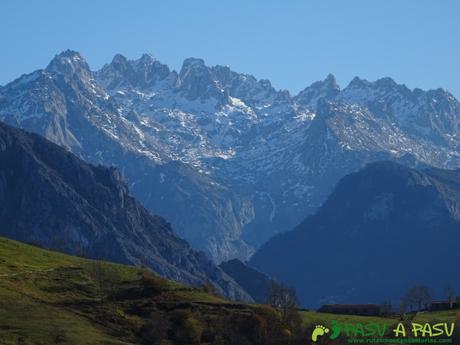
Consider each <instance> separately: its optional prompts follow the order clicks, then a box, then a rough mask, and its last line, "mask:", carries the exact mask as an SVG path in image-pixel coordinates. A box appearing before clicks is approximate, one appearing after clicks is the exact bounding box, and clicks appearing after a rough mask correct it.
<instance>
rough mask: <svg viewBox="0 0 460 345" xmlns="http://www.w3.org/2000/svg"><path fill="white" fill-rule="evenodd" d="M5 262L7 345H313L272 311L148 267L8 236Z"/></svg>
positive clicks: (0, 250)
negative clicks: (73, 253) (172, 278)
mask: <svg viewBox="0 0 460 345" xmlns="http://www.w3.org/2000/svg"><path fill="white" fill-rule="evenodd" d="M0 257H1V260H0V277H1V279H0V339H1V343H2V344H5V345H16V344H66V345H67V344H69V345H70V344H91V345H99V344H101V345H102V344H111V345H112V344H113V345H115V344H117V345H122V344H126V345H127V344H136V345H143V344H146V345H147V344H149V345H150V344H165V345H166V344H223V345H231V344H236V343H237V344H248V345H250V344H261V343H263V344H267V345H279V344H286V343H291V344H299V345H300V344H306V340H305V339H306V337H304V336H302V337H301V338H300V337H299V339H295V337H294V336H293V334H294V333H293V332H291V329H290V328H289V327H287V326H286V325H283V324H281V323H280V321H279V320H280V315H281V313H280V312H278V311H276V310H274V309H272V308H270V307H268V306H258V305H248V304H241V303H233V302H230V301H228V300H225V299H223V298H220V297H216V296H215V295H213V294H210V293H207V292H205V291H204V290H203V289H196V288H190V287H185V286H182V285H179V284H176V283H173V282H171V281H167V280H164V279H162V278H159V277H158V276H156V275H154V274H152V273H151V272H150V271H148V270H147V269H142V268H135V267H130V266H123V265H118V264H113V263H109V262H102V261H92V260H87V259H82V258H76V257H71V256H68V255H64V254H61V253H56V252H50V251H47V250H43V249H39V248H36V247H32V246H29V245H25V244H22V243H19V242H16V241H12V240H8V239H5V238H1V237H0ZM287 330H289V332H288V331H287ZM302 335H304V331H303V330H302Z"/></svg>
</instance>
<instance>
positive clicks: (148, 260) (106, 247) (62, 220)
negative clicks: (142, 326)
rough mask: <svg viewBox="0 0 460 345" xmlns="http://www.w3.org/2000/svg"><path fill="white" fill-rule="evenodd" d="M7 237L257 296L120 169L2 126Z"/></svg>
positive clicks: (0, 206)
mask: <svg viewBox="0 0 460 345" xmlns="http://www.w3.org/2000/svg"><path fill="white" fill-rule="evenodd" d="M0 235H2V236H7V237H10V238H13V239H16V240H20V241H23V242H33V243H37V244H40V245H42V246H45V247H48V248H54V249H59V250H63V251H65V252H67V253H70V254H77V255H80V254H84V255H85V256H88V257H91V258H98V259H104V260H110V261H116V262H120V263H128V264H133V265H146V266H148V267H150V268H151V269H152V270H154V271H155V272H157V273H158V274H159V275H161V276H163V277H166V278H169V279H173V280H175V281H178V282H181V283H186V284H191V285H200V284H205V283H208V282H211V283H212V284H213V285H215V287H216V288H217V289H218V291H220V292H221V293H222V294H225V295H226V296H228V297H231V298H234V299H241V300H251V298H250V297H249V295H248V294H247V293H246V292H245V291H244V290H243V289H242V288H241V287H240V286H238V284H236V283H235V282H234V281H233V280H232V279H231V278H230V277H229V276H227V275H226V274H225V273H224V272H223V271H222V270H221V269H219V268H218V267H216V266H215V265H214V264H213V263H212V262H211V261H210V260H209V259H208V258H207V257H206V256H205V255H204V254H203V253H199V252H196V251H195V250H193V249H192V248H191V247H190V246H189V244H188V243H187V242H186V241H184V240H182V239H180V238H179V237H178V236H177V235H176V234H175V233H174V232H173V230H172V228H171V226H170V224H169V223H167V222H166V221H165V220H164V219H163V218H161V217H159V216H156V215H152V214H151V213H150V212H149V211H147V210H146V209H145V208H144V207H143V206H141V205H140V203H139V202H138V201H136V200H135V199H134V198H133V197H132V196H131V194H130V193H129V191H128V188H127V186H126V184H125V183H124V181H123V179H122V177H121V175H120V173H119V172H118V170H116V169H115V168H106V167H103V166H93V165H90V164H88V163H85V162H83V161H82V160H80V159H79V158H77V157H76V156H74V155H73V154H71V153H70V152H68V151H66V150H65V149H63V148H61V147H59V146H57V145H55V144H53V143H51V142H49V141H47V140H45V139H44V138H42V137H40V136H38V135H35V134H29V133H26V132H24V131H22V130H18V129H14V128H12V127H9V126H7V125H4V124H2V123H0Z"/></svg>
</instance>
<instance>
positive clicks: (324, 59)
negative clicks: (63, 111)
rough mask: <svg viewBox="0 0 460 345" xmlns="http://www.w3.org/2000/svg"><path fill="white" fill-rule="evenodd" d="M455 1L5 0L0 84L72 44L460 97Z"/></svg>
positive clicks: (459, 10)
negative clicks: (388, 83) (390, 83)
mask: <svg viewBox="0 0 460 345" xmlns="http://www.w3.org/2000/svg"><path fill="white" fill-rule="evenodd" d="M459 15H460V1H458V0H443V1H439V0H431V1H428V0H365V1H361V0H336V1H333V0H314V1H311V0H289V1H287V0H284V1H281V0H279V1H270V0H265V1H259V0H245V1H240V0H237V1H235V0H233V1H228V0H212V1H211V0H209V1H206V0H203V1H200V0H194V1H192V0H183V1H176V0H164V1H161V2H160V1H153V0H150V1H141V0H138V1H105V0H93V1H85V0H83V1H66V0H60V1H57V0H56V1H51V0H49V1H47V0H43V1H40V2H39V1H22V0H14V1H13V0H3V1H1V2H0V47H1V51H0V84H1V85H4V84H6V83H7V82H9V81H11V80H13V79H14V78H16V77H18V76H19V75H21V74H22V73H26V72H27V73H28V72H31V71H33V70H35V69H38V68H42V67H44V66H46V65H47V63H48V62H49V60H50V59H52V57H53V56H54V55H55V54H56V53H58V52H60V51H62V50H65V49H68V48H69V49H74V50H77V51H79V52H80V53H81V54H82V55H83V56H84V57H85V58H86V60H87V61H88V63H89V64H90V66H91V67H92V68H93V69H97V68H99V67H101V66H102V65H103V64H104V63H105V62H109V61H110V60H111V59H112V57H113V55H115V54H116V53H122V54H123V55H126V56H127V57H129V58H137V57H139V56H140V55H141V54H142V53H144V52H148V53H151V54H153V55H154V56H156V57H157V58H158V59H159V60H161V61H162V62H163V63H166V64H168V65H169V66H170V67H172V68H174V69H179V68H180V66H181V64H182V61H183V60H184V59H185V58H187V57H191V56H193V57H201V58H203V59H205V61H206V62H207V63H208V64H210V65H215V64H221V65H230V66H231V67H232V68H233V69H234V70H236V71H239V72H244V73H250V74H254V75H255V76H256V77H258V78H266V79H270V80H271V81H272V83H273V85H274V86H275V87H276V88H281V89H288V90H290V91H291V92H293V93H296V92H298V91H299V90H300V89H302V88H304V87H305V86H307V85H309V84H310V83H312V82H313V81H316V80H319V79H324V78H325V77H326V75H327V74H328V73H333V74H335V75H336V77H337V79H338V81H339V83H340V84H341V86H342V87H343V86H346V84H347V83H348V82H349V81H350V80H351V79H352V78H353V77H354V76H356V75H358V76H360V77H362V78H365V79H369V80H375V79H378V78H380V77H384V76H391V77H393V78H394V79H395V80H396V81H397V82H400V83H404V84H406V85H407V86H409V87H411V88H413V87H421V88H424V89H427V88H437V87H443V88H446V89H448V90H450V91H451V92H453V93H454V95H456V96H457V97H460V44H459V38H460V22H459Z"/></svg>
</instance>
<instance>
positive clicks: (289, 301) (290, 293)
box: [267, 282, 299, 309]
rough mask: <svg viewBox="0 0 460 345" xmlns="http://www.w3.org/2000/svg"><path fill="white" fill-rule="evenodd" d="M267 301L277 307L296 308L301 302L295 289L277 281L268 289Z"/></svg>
mask: <svg viewBox="0 0 460 345" xmlns="http://www.w3.org/2000/svg"><path fill="white" fill-rule="evenodd" d="M267 302H268V303H269V304H270V305H271V306H273V307H275V308H277V309H288V308H296V307H297V305H298V304H299V300H298V298H297V294H296V291H295V289H293V288H291V287H288V286H285V285H283V284H279V283H276V282H272V284H271V285H270V287H269V289H268V300H267Z"/></svg>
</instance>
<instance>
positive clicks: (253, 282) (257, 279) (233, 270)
mask: <svg viewBox="0 0 460 345" xmlns="http://www.w3.org/2000/svg"><path fill="white" fill-rule="evenodd" d="M219 267H220V268H222V270H223V271H224V272H225V273H227V274H228V275H229V276H230V277H232V278H233V279H234V280H235V281H236V282H237V283H238V284H239V285H240V286H241V287H243V289H244V290H245V291H247V292H248V293H249V294H250V295H251V297H252V298H254V301H255V302H256V303H268V294H269V291H270V288H271V286H272V284H273V283H275V281H274V280H273V279H271V278H270V277H269V276H267V275H265V274H263V273H262V272H259V271H257V270H256V269H254V268H253V267H251V266H248V265H247V264H246V263H243V262H241V261H240V260H238V259H233V260H229V261H226V262H222V263H221V264H220V265H219Z"/></svg>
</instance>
